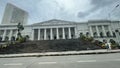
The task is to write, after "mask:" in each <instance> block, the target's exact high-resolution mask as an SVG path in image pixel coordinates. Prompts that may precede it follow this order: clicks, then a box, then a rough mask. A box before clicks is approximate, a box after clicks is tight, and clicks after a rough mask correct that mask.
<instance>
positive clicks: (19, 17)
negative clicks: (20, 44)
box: [2, 3, 28, 25]
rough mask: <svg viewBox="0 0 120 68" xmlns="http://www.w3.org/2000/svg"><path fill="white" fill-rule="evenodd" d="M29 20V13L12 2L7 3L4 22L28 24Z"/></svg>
mask: <svg viewBox="0 0 120 68" xmlns="http://www.w3.org/2000/svg"><path fill="white" fill-rule="evenodd" d="M27 20H28V13H27V12H26V11H24V10H22V9H20V8H18V7H16V6H14V5H12V4H9V3H8V4H7V6H6V8H5V11H4V16H3V19H2V24H9V25H11V24H18V23H21V24H26V23H27Z"/></svg>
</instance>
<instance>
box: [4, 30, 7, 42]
mask: <svg viewBox="0 0 120 68" xmlns="http://www.w3.org/2000/svg"><path fill="white" fill-rule="evenodd" d="M6 31H7V30H6V29H5V30H4V33H3V41H4V40H5V36H6Z"/></svg>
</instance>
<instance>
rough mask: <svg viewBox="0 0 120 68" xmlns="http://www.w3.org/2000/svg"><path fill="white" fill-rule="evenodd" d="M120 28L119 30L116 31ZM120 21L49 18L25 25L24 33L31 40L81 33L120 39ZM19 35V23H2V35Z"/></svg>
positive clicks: (74, 36)
mask: <svg viewBox="0 0 120 68" xmlns="http://www.w3.org/2000/svg"><path fill="white" fill-rule="evenodd" d="M116 30H118V32H116ZM119 31H120V21H109V20H94V21H88V22H70V21H63V20H56V19H53V20H49V21H45V22H40V23H35V24H32V25H24V30H23V31H22V35H23V36H25V35H28V36H29V37H30V40H55V39H74V38H78V37H79V36H80V34H83V35H86V36H91V37H94V38H95V39H96V40H100V41H102V40H103V39H106V40H109V39H114V40H116V41H118V40H120V32H119ZM13 36H14V37H15V38H16V37H17V25H0V37H1V38H2V40H5V39H6V37H7V38H9V40H11V37H13Z"/></svg>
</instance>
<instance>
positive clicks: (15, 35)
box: [15, 29, 18, 38]
mask: <svg viewBox="0 0 120 68" xmlns="http://www.w3.org/2000/svg"><path fill="white" fill-rule="evenodd" d="M15 32H16V33H15V38H17V34H18V31H17V29H16V31H15Z"/></svg>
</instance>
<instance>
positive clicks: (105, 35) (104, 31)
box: [102, 25, 107, 36]
mask: <svg viewBox="0 0 120 68" xmlns="http://www.w3.org/2000/svg"><path fill="white" fill-rule="evenodd" d="M102 30H103V34H104V36H107V35H106V32H105V28H104V26H103V25H102Z"/></svg>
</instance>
